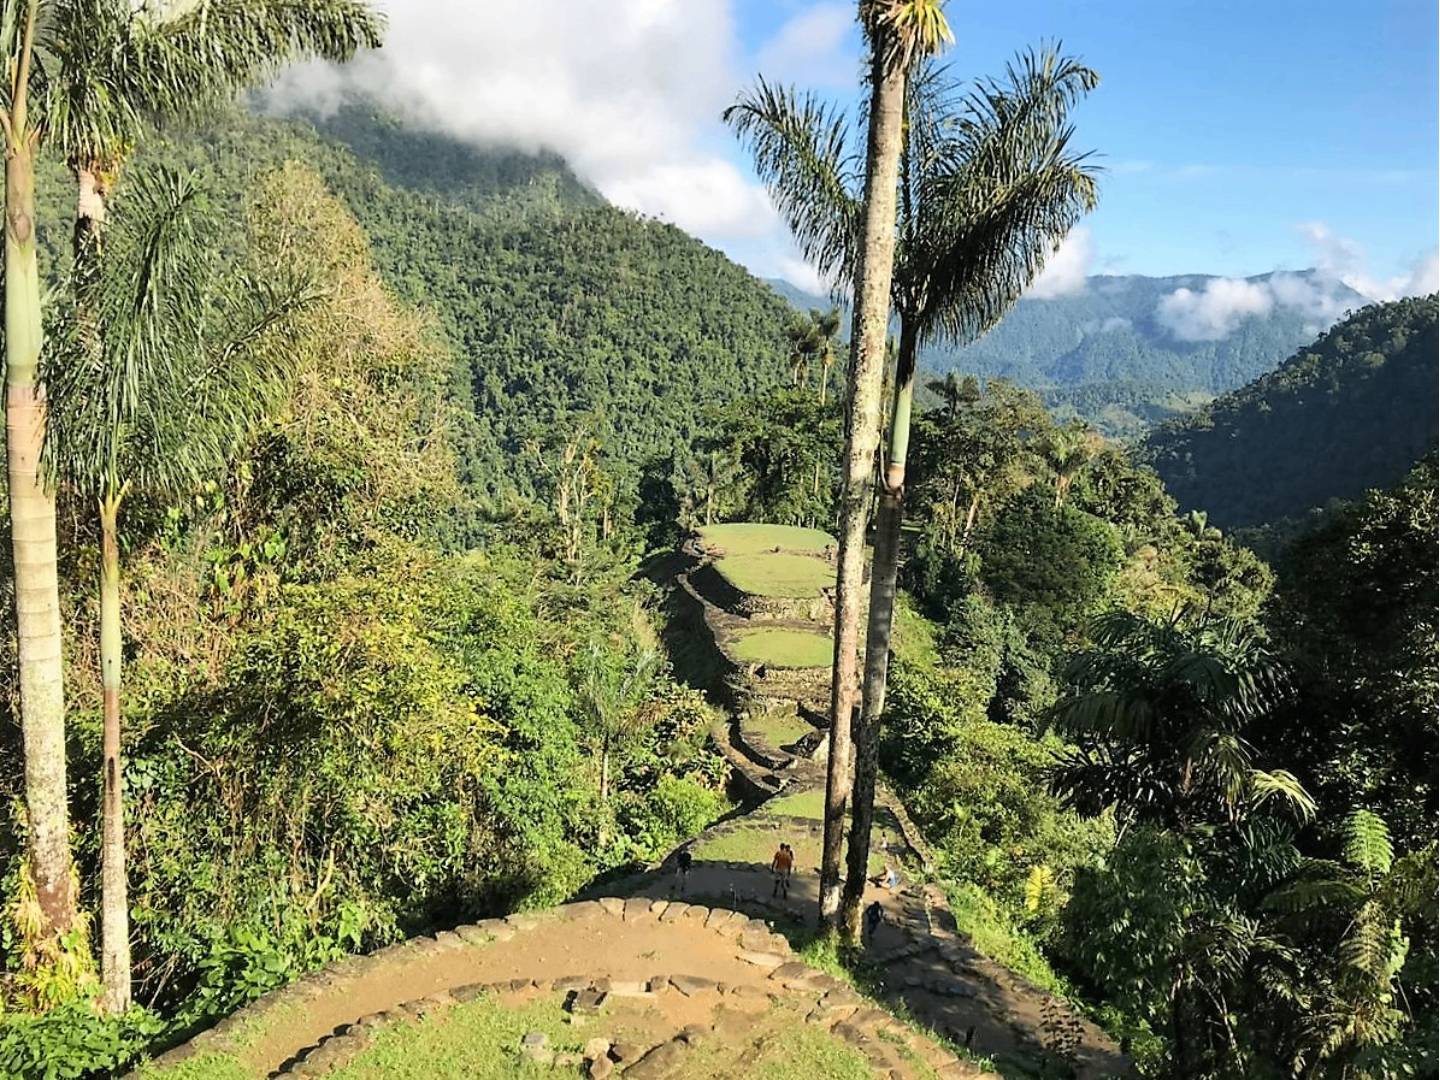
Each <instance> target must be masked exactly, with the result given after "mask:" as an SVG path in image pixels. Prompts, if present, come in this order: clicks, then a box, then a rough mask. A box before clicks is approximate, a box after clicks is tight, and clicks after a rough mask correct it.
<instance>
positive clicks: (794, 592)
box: [715, 554, 835, 597]
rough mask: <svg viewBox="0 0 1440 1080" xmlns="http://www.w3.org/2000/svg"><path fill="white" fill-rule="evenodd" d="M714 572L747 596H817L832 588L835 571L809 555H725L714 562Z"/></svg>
mask: <svg viewBox="0 0 1440 1080" xmlns="http://www.w3.org/2000/svg"><path fill="white" fill-rule="evenodd" d="M715 569H716V570H718V571H719V572H720V574H721V576H723V577H724V578H725V580H726V581H728V582H730V584H731V585H733V586H735V588H737V589H739V590H740V591H741V592H743V593H749V594H750V595H751V596H782V597H809V596H819V595H820V593H821V590H823V589H825V588H826V587H828V586H830V585H833V584H835V568H834V567H833V566H831V565H830V564H829V563H827V562H825V561H824V560H823V559H817V558H814V557H813V556H810V555H787V554H769V555H764V554H760V555H727V556H725V557H724V558H722V559H717V560H716V561H715Z"/></svg>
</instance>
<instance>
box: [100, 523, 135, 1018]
mask: <svg viewBox="0 0 1440 1080" xmlns="http://www.w3.org/2000/svg"><path fill="white" fill-rule="evenodd" d="M119 515H120V496H119V495H107V496H106V497H105V498H104V499H102V500H101V503H100V682H101V687H102V690H103V692H104V732H103V738H102V743H103V754H104V761H103V766H102V778H103V779H102V783H103V789H102V796H101V819H100V979H101V983H102V985H103V986H104V991H105V995H104V1002H103V1004H104V1007H105V1009H106V1010H107V1011H108V1012H111V1013H122V1012H124V1011H125V1010H126V1009H128V1008H129V1007H130V898H129V894H130V889H129V884H128V882H127V881H126V877H125V800H124V796H123V780H124V772H123V770H122V767H121V760H120V661H121V648H122V644H121V639H120V539H119V529H118V526H119Z"/></svg>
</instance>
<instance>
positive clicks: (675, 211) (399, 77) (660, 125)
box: [271, 0, 780, 243]
mask: <svg viewBox="0 0 1440 1080" xmlns="http://www.w3.org/2000/svg"><path fill="white" fill-rule="evenodd" d="M384 6H385V7H386V8H387V14H388V17H389V29H388V32H387V34H386V41H385V47H384V48H383V49H382V50H379V51H378V52H373V53H369V54H367V55H365V56H362V57H359V58H358V59H357V60H356V61H354V62H353V63H351V64H349V65H346V66H345V67H343V68H335V67H330V66H326V65H321V64H309V65H304V66H302V67H299V68H296V69H293V70H291V71H289V72H287V73H286V74H285V75H284V76H283V77H282V78H281V80H280V81H279V83H278V84H277V86H276V87H275V89H274V90H273V91H272V92H271V100H272V101H273V102H275V103H278V104H279V105H280V106H282V107H283V106H286V105H290V106H295V105H303V106H308V107H312V108H321V109H325V108H333V107H334V106H335V105H336V104H338V103H339V102H340V101H341V100H342V99H343V97H344V95H345V94H346V93H347V92H352V91H360V92H364V93H368V94H370V95H371V96H373V97H375V99H376V100H378V101H379V102H381V103H382V104H383V105H384V106H385V107H386V108H390V109H395V110H399V111H401V112H402V113H403V114H404V115H405V117H406V119H407V120H408V121H409V122H411V123H415V124H417V125H422V126H425V127H428V128H431V129H434V130H439V131H443V132H445V133H446V134H450V135H453V136H455V137H457V138H460V139H463V140H466V141H469V142H472V143H476V144H480V145H486V144H503V145H508V146H516V147H519V148H521V149H538V148H542V147H543V148H546V149H550V150H554V151H556V152H558V153H560V154H561V155H563V156H564V157H565V158H566V160H567V161H569V162H570V164H571V165H572V166H573V167H574V168H575V169H576V171H577V172H579V173H580V175H582V176H583V177H585V178H586V179H587V180H589V181H590V182H591V183H593V184H594V185H595V186H596V187H597V188H598V189H599V190H600V191H601V192H602V193H603V194H604V195H605V196H606V197H607V198H609V199H610V200H611V201H613V202H615V203H617V204H618V205H621V206H626V207H629V208H631V209H635V210H639V211H641V212H643V213H647V214H654V215H656V216H660V217H663V218H665V219H667V220H669V221H672V222H674V223H675V224H676V225H679V226H680V227H681V228H684V229H686V230H688V231H692V232H695V233H698V234H700V235H701V236H702V237H704V238H705V239H707V240H711V241H712V242H716V243H723V242H724V241H725V240H726V239H727V238H730V237H752V236H755V235H757V234H758V233H760V232H764V231H767V230H770V231H773V230H776V229H779V228H780V224H779V221H778V218H777V217H776V215H775V213H774V211H773V210H772V209H771V207H770V203H769V200H768V199H767V197H766V195H765V192H764V189H763V188H762V187H761V185H760V184H758V183H757V182H755V181H754V180H752V179H750V178H748V177H746V176H745V175H744V174H743V173H742V172H741V170H740V169H738V168H737V167H736V166H735V165H734V164H733V163H732V162H730V161H729V160H727V159H726V157H725V154H724V151H725V150H728V149H729V143H728V140H726V141H723V142H722V141H721V140H722V139H724V138H725V136H724V133H723V132H722V131H721V129H720V127H719V123H718V118H719V114H720V111H721V110H722V109H723V108H724V107H725V105H727V104H729V102H730V101H731V100H732V99H733V98H734V95H735V91H736V90H737V88H738V87H740V86H741V85H742V84H743V83H744V77H743V76H742V75H741V74H740V72H739V70H738V68H737V64H736V56H735V54H736V52H737V46H736V41H737V38H736V33H735V28H734V26H733V24H732V19H731V3H730V0H611V2H610V3H605V4H598V3H595V2H593V0H552V2H551V3H550V4H548V5H546V8H545V10H546V17H545V18H543V19H542V18H536V17H535V5H534V3H533V2H532V0H485V2H484V3H482V4H476V3H475V2H474V0H386V2H385V4H384Z"/></svg>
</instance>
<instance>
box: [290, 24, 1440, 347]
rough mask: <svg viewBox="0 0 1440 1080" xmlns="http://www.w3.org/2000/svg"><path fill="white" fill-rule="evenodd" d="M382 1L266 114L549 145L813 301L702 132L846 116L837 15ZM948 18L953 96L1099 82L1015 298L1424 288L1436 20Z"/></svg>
mask: <svg viewBox="0 0 1440 1080" xmlns="http://www.w3.org/2000/svg"><path fill="white" fill-rule="evenodd" d="M378 2H380V3H381V4H382V6H384V7H386V8H387V11H388V15H389V21H390V26H389V30H388V32H387V37H386V43H385V46H384V48H383V49H382V50H380V51H379V52H377V53H372V54H368V55H366V56H363V57H361V58H360V59H359V60H357V61H356V62H354V63H352V64H351V65H348V66H347V67H346V68H344V69H336V68H332V67H326V66H324V65H308V66H306V67H303V68H300V69H294V70H292V71H291V72H289V73H287V75H286V76H285V77H284V78H282V80H281V82H280V84H279V86H278V88H277V90H276V94H277V99H278V100H279V102H280V103H281V104H284V103H285V102H287V101H303V102H304V103H305V104H307V105H311V106H314V105H320V106H324V105H325V104H327V103H333V102H335V101H336V100H338V99H339V96H340V95H343V94H344V93H347V92H350V91H352V90H355V89H357V88H358V89H360V90H365V91H369V92H371V93H373V94H376V95H377V96H378V97H379V98H380V99H381V100H382V101H384V102H385V104H386V107H387V108H393V109H400V110H403V111H404V112H405V113H406V114H407V118H408V119H409V120H410V121H411V122H412V123H415V124H419V125H423V126H428V127H433V128H436V129H439V130H443V131H445V132H447V133H449V134H452V135H454V136H456V137H458V138H461V139H465V140H467V141H470V142H474V143H476V144H480V145H493V144H505V145H512V146H514V145H518V146H521V147H546V148H548V149H552V150H556V151H558V152H560V153H561V154H563V155H564V156H565V157H566V159H567V160H568V161H569V162H570V164H571V165H572V167H573V168H575V170H576V171H577V172H578V173H580V174H581V175H582V176H584V177H585V178H586V179H588V180H589V181H590V182H591V183H593V184H594V185H595V186H596V187H597V188H598V189H599V190H600V191H601V192H602V193H603V194H605V195H606V196H607V197H608V198H609V199H610V200H611V201H613V202H615V203H616V204H618V205H621V206H626V207H630V208H633V209H635V210H637V211H639V212H641V213H644V214H647V215H651V216H654V217H658V218H661V219H663V220H667V221H671V222H673V223H675V224H677V225H679V226H680V227H681V228H684V229H686V230H687V231H689V232H691V233H693V234H694V235H696V236H699V237H700V238H701V239H703V240H705V241H706V242H708V243H711V244H714V245H715V246H717V247H719V248H721V249H722V250H724V251H726V252H727V253H728V254H730V255H731V256H732V257H733V258H736V259H737V260H739V261H741V262H743V263H745V264H746V265H747V266H749V267H750V268H751V270H752V271H754V272H755V273H756V274H759V275H761V276H765V277H776V276H783V277H787V278H789V279H790V280H792V281H795V282H797V283H807V284H811V285H814V284H816V279H815V277H814V274H813V271H811V270H810V269H809V268H808V267H806V266H805V265H804V263H803V261H801V260H800V259H799V258H798V256H797V253H796V252H795V250H794V247H793V245H792V244H791V243H790V241H789V238H788V235H787V233H786V231H785V228H784V224H783V222H782V221H781V220H780V218H779V216H778V214H776V212H775V210H774V208H773V207H772V206H771V204H770V202H769V199H768V197H767V195H766V193H765V191H764V189H763V188H762V187H761V185H760V184H759V182H758V181H757V179H756V177H755V175H754V173H753V171H752V170H751V169H750V167H749V163H748V161H747V160H746V158H745V156H744V154H743V152H742V149H741V148H740V147H739V145H738V144H737V143H736V141H735V139H734V138H733V136H732V135H731V133H730V132H729V131H728V130H727V129H726V128H725V126H724V125H723V124H722V123H721V121H720V112H721V110H722V109H723V108H724V107H725V106H726V105H727V104H729V103H730V102H732V101H733V100H734V99H735V96H736V94H737V92H739V91H740V90H741V89H742V88H743V87H744V86H746V85H747V84H749V83H750V82H751V81H752V80H753V78H754V76H755V74H756V73H757V72H763V73H765V74H766V75H767V77H770V78H772V79H778V80H780V81H784V82H793V83H796V84H798V85H801V86H807V87H811V88H815V89H819V90H821V91H823V92H825V93H827V94H831V95H833V96H834V97H835V98H836V99H837V100H844V101H846V102H853V101H854V100H855V99H856V98H857V96H858V94H859V76H860V56H861V45H860V36H859V33H858V31H857V29H856V27H855V24H854V15H855V6H856V5H855V0H604V2H601V0H550V2H549V3H546V4H541V5H538V6H537V5H536V4H535V2H534V0H484V2H483V3H477V2H476V0H378ZM947 11H948V15H949V19H950V22H951V25H952V26H953V28H954V30H955V34H956V38H957V43H956V44H955V46H954V47H953V48H952V49H951V50H950V51H949V54H948V60H949V62H950V63H951V64H952V66H953V68H954V70H955V71H956V73H957V74H958V75H960V76H962V77H965V78H970V77H974V76H986V75H995V74H999V73H1000V72H1001V71H1002V70H1003V67H1004V64H1005V62H1006V60H1007V59H1008V58H1009V57H1010V56H1011V55H1013V54H1014V52H1015V51H1016V50H1017V49H1021V48H1024V47H1026V46H1028V45H1033V44H1037V43H1039V42H1042V41H1044V40H1047V39H1057V38H1058V39H1060V40H1061V41H1063V44H1064V46H1065V48H1066V49H1067V50H1069V51H1071V52H1074V53H1077V54H1079V55H1081V56H1082V57H1084V59H1085V60H1086V61H1087V62H1089V63H1090V64H1091V65H1092V66H1093V67H1095V68H1096V69H1098V70H1099V72H1100V74H1101V77H1102V83H1101V86H1100V87H1099V89H1098V90H1096V91H1095V93H1094V94H1093V95H1091V97H1090V99H1089V100H1087V101H1086V102H1085V103H1084V104H1083V105H1082V106H1081V107H1080V109H1079V110H1078V112H1077V114H1076V126H1077V134H1076V141H1077V145H1079V146H1084V147H1090V148H1093V149H1094V150H1095V151H1097V153H1098V154H1099V155H1100V157H1099V160H1100V161H1101V162H1102V163H1104V164H1105V165H1107V166H1108V170H1109V171H1108V172H1107V174H1106V175H1105V176H1104V178H1103V180H1102V189H1101V202H1100V207H1099V209H1098V210H1097V211H1096V212H1095V213H1094V214H1093V215H1092V216H1091V217H1090V218H1089V219H1087V221H1086V222H1085V224H1084V225H1083V226H1082V227H1081V228H1079V229H1077V230H1076V232H1075V233H1074V234H1072V236H1071V238H1070V240H1069V241H1068V242H1067V244H1066V246H1065V247H1064V248H1063V249H1062V250H1061V251H1060V252H1059V253H1058V254H1057V256H1056V257H1055V258H1054V259H1052V261H1051V265H1050V266H1049V267H1048V268H1047V272H1046V276H1045V278H1043V279H1042V281H1041V282H1040V283H1039V284H1038V285H1037V287H1036V289H1035V290H1032V295H1035V296H1041V297H1043V296H1045V295H1061V294H1063V293H1065V292H1066V291H1073V290H1074V289H1077V288H1083V287H1084V279H1085V275H1086V274H1094V273H1145V274H1183V273H1210V274H1220V275H1225V276H1227V277H1231V278H1233V277H1238V276H1244V275H1252V274H1261V273H1265V272H1268V271H1271V270H1275V269H1302V268H1307V267H1314V266H1318V267H1320V268H1322V269H1324V270H1325V271H1327V273H1328V279H1329V280H1334V281H1344V282H1345V283H1347V284H1350V285H1351V286H1352V287H1355V288H1358V289H1359V290H1360V291H1361V292H1363V293H1365V294H1366V295H1367V296H1371V297H1372V298H1377V299H1378V298H1386V297H1389V296H1393V295H1398V294H1400V293H1404V292H1412V291H1416V290H1417V289H1425V290H1426V291H1428V290H1429V289H1432V288H1435V284H1434V281H1435V278H1436V275H1437V273H1440V271H1437V264H1436V258H1435V250H1436V230H1437V219H1436V187H1437V176H1436V137H1437V133H1436V91H1437V87H1436V11H1435V3H1434V0H1365V2H1361V0H1346V2H1340V0H1309V2H1306V3H1301V2H1299V0H1274V2H1270V3H1265V2H1263V0H1252V2H1250V3H1240V2H1236V0H1210V2H1208V3H1197V2H1192V0H1083V2H1082V0H1012V2H1011V3H1008V4H1001V3H994V2H991V3H987V4H981V3H978V2H975V0H951V2H950V4H949V5H948V8H947ZM541 16H543V17H541ZM1233 284H1234V283H1231V285H1232V286H1233ZM1242 284H1243V283H1242ZM1212 300H1213V303H1212V305H1211V306H1212V308H1214V309H1215V310H1211V311H1202V312H1200V313H1199V314H1202V315H1214V316H1217V317H1218V316H1222V315H1224V314H1225V313H1226V312H1229V311H1232V310H1260V309H1263V307H1264V305H1265V304H1267V303H1285V302H1290V301H1287V300H1286V299H1285V298H1284V297H1282V296H1280V295H1279V294H1276V295H1275V296H1271V297H1268V298H1267V297H1264V296H1257V295H1254V294H1253V293H1252V294H1248V295H1247V294H1246V293H1245V292H1244V290H1243V289H1238V288H1236V287H1231V288H1230V291H1229V292H1228V293H1227V294H1225V295H1224V296H1220V295H1217V296H1216V297H1214V298H1212ZM1246 305H1248V308H1247V307H1246ZM1212 321H1213V320H1212ZM1218 325H1229V323H1228V322H1227V321H1225V320H1224V319H1221V320H1220V323H1218Z"/></svg>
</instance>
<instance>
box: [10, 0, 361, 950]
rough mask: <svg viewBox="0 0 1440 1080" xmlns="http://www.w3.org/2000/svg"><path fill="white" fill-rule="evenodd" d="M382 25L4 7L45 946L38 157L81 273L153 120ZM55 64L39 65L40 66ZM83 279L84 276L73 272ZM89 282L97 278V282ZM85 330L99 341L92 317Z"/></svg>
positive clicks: (45, 657) (66, 875)
mask: <svg viewBox="0 0 1440 1080" xmlns="http://www.w3.org/2000/svg"><path fill="white" fill-rule="evenodd" d="M379 26H380V23H379V19H378V18H377V17H376V16H375V15H374V14H373V13H372V12H371V10H370V8H369V7H368V6H366V5H364V4H361V3H359V2H356V0H305V2H296V0H199V2H198V3H194V2H188V0H176V2H174V3H157V4H142V5H136V4H133V3H130V2H128V0H0V49H3V51H4V53H3V54H4V59H5V61H6V63H7V68H6V70H7V77H6V79H5V80H4V84H3V87H0V95H3V100H0V131H3V134H4V137H5V160H6V164H5V206H6V247H5V282H6V284H5V311H6V316H5V318H6V326H5V329H6V335H5V341H6V345H5V352H6V369H5V371H6V373H5V383H6V428H7V432H8V438H7V441H6V447H7V449H6V464H7V472H8V479H9V493H10V526H11V545H12V551H13V557H14V567H15V607H16V638H17V646H18V652H19V657H20V664H19V666H20V713H21V726H22V729H23V733H24V743H25V803H26V813H27V819H28V830H29V866H28V868H27V869H28V872H29V873H30V875H31V877H32V879H33V884H34V887H35V893H36V900H37V904H38V906H39V910H40V925H41V928H42V935H43V936H44V937H46V938H48V939H49V940H50V941H51V942H52V943H53V942H54V941H56V940H58V939H59V937H61V936H62V935H64V934H66V933H67V932H69V931H70V929H71V928H72V927H73V926H74V925H75V922H76V914H77V911H76V903H75V891H74V886H73V883H72V880H71V878H72V863H71V856H70V832H69V814H68V810H67V807H66V803H65V698H64V682H63V670H62V662H61V653H60V603H59V582H58V577H57V572H56V548H55V501H54V495H53V493H52V492H50V491H49V490H48V489H47V487H46V485H45V483H44V480H43V477H42V475H41V471H40V462H39V459H40V453H41V447H42V445H43V444H44V442H45V403H46V397H45V389H44V386H43V384H42V383H41V382H40V381H39V378H38V365H39V359H40V353H41V349H42V345H43V337H44V335H43V332H42V329H41V322H42V320H41V309H40V286H39V275H38V268H37V264H36V257H35V169H34V161H35V155H36V153H37V152H38V150H39V149H40V146H41V143H42V142H52V145H53V146H54V147H55V148H56V149H58V150H59V151H60V152H61V153H62V154H64V155H65V157H66V158H67V160H68V161H69V162H70V164H71V167H72V169H73V170H74V171H75V174H76V177H77V180H78V181H79V201H78V204H77V214H76V228H75V243H76V252H77V264H78V263H81V262H83V260H84V252H85V251H86V250H88V249H90V248H93V247H94V245H95V243H96V233H97V231H98V228H99V226H100V223H101V222H103V220H104V217H105V207H106V195H107V192H108V188H109V185H110V184H111V183H112V182H113V181H114V178H115V174H116V171H117V170H118V168H119V166H120V164H121V162H122V161H123V158H124V155H125V153H126V152H127V151H128V149H129V148H130V147H131V146H132V145H133V144H134V143H135V142H136V141H137V139H138V137H139V135H140V134H141V133H142V131H143V127H144V124H145V122H146V121H147V119H150V118H161V117H167V116H171V117H173V116H176V115H182V114H185V113H188V112H192V111H194V110H195V109H198V108H201V107H204V106H206V105H208V104H210V103H213V102H214V101H215V100H217V99H219V98H222V97H224V96H226V95H227V94H230V93H233V92H235V91H236V90H237V89H239V88H241V87H243V86H246V85H249V84H251V83H252V82H254V81H255V80H257V79H259V78H260V77H262V76H263V75H264V74H266V73H267V72H269V71H272V70H274V69H275V68H276V67H277V66H278V65H279V64H282V63H284V62H285V61H286V60H288V59H292V58H294V57H295V56H298V55H305V54H311V55H321V56H327V57H332V58H343V57H345V56H348V55H349V54H350V53H351V52H353V51H354V49H355V48H356V47H358V46H359V45H378V44H379ZM37 51H41V52H43V53H44V59H45V62H44V63H43V64H38V63H37V62H36V53H37ZM77 269H80V267H79V266H78V265H77ZM86 272H89V273H95V272H96V271H95V270H94V268H93V266H92V267H91V268H90V269H89V270H88V271H86ZM76 315H77V317H78V318H79V319H81V321H82V322H85V323H87V324H89V325H90V326H91V327H92V333H91V335H90V337H89V341H90V343H91V346H90V347H91V348H98V345H97V344H96V336H95V334H94V332H93V324H94V318H93V315H92V314H91V313H88V312H86V311H85V310H84V309H83V308H78V309H77V311H76Z"/></svg>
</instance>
